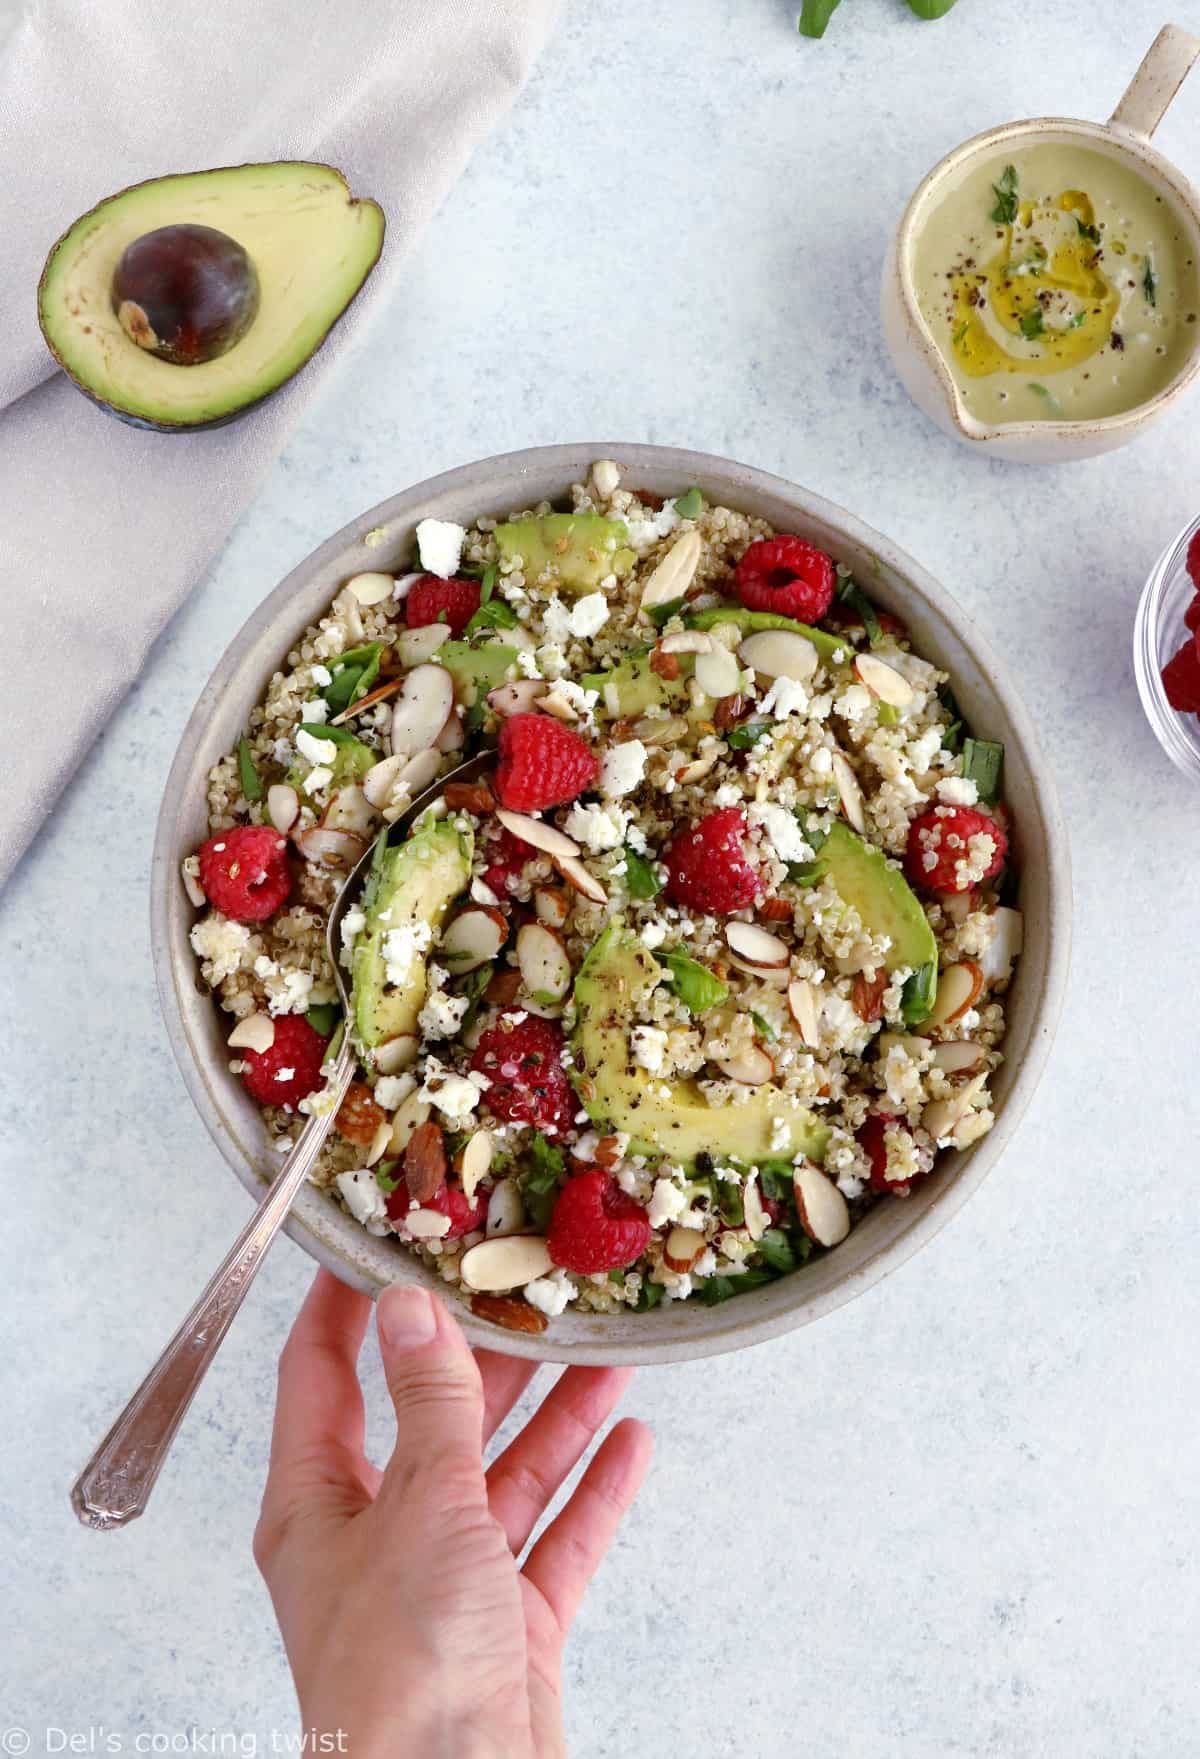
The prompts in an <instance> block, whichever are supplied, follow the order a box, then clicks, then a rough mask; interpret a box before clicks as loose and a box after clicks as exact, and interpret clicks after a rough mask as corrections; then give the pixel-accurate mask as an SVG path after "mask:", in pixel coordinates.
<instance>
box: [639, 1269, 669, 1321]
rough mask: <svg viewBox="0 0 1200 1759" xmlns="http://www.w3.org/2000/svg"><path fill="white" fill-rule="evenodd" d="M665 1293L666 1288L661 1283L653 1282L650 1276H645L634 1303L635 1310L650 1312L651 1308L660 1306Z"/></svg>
mask: <svg viewBox="0 0 1200 1759" xmlns="http://www.w3.org/2000/svg"><path fill="white" fill-rule="evenodd" d="M665 1294H666V1290H665V1289H664V1288H663V1285H662V1284H661V1283H652V1282H651V1281H650V1279H649V1278H648V1277H643V1278H642V1286H641V1288H640V1289H639V1290H638V1298H637V1301H636V1302H635V1303H634V1309H633V1310H634V1312H635V1313H649V1312H650V1310H651V1308H653V1307H657V1306H658V1304H659V1302H660V1301H661V1300H662V1298H663V1296H664V1295H665Z"/></svg>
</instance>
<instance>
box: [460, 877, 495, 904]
mask: <svg viewBox="0 0 1200 1759" xmlns="http://www.w3.org/2000/svg"><path fill="white" fill-rule="evenodd" d="M467 896H468V897H469V898H470V900H471V902H472V904H490V905H491V906H492V908H493V909H495V907H496V905H497V904H499V902H500V900H499V898H498V897H497V896H496V894H495V892H493V890H492V888H491V886H489V885H488V884H487V883H486V882H485V881H484V880H482V879H480V877H479V875H478V874H476V875H475V878H474V879H473V880H472V881H471V889H470V891H469V892H468V894H467Z"/></svg>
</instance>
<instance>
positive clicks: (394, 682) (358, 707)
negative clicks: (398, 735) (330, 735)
mask: <svg viewBox="0 0 1200 1759" xmlns="http://www.w3.org/2000/svg"><path fill="white" fill-rule="evenodd" d="M403 688H404V679H403V677H402V676H401V677H397V678H385V679H384V681H383V683H382V684H377V685H376V686H375V688H374V690H368V691H367V694H366V695H365V696H356V697H355V699H354V701H353V702H352V703H351V704H350V705H349V707H348V708H344V709H343V710H342V712H341V714H340V715H334V717H333V719H332V720H331V721H330V723H329V725H330V726H331V727H340V726H341V725H342V724H343V723H344V722H345V721H352V720H353V719H354V717H355V715H360V714H361V713H362V712H363V710H364V709H367V708H374V707H375V706H376V704H377V703H380V702H386V701H387V699H388V697H389V696H395V694H396V692H397V691H398V690H402V689H403Z"/></svg>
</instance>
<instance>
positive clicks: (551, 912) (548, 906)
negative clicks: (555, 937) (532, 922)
mask: <svg viewBox="0 0 1200 1759" xmlns="http://www.w3.org/2000/svg"><path fill="white" fill-rule="evenodd" d="M533 908H534V911H535V912H536V915H537V919H538V921H539V922H544V923H545V924H546V927H547V928H561V927H562V925H563V923H564V922H565V921H566V920H567V914H568V912H569V911H570V908H571V901H570V899H569V898H568V897H567V894H566V893H565V892H564V891H563V889H562V887H561V886H538V887H536V888H535V890H534V894H533Z"/></svg>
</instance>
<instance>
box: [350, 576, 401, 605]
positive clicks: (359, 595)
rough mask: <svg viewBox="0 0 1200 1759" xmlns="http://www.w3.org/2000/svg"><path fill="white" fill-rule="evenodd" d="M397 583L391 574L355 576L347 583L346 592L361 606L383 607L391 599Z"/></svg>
mask: <svg viewBox="0 0 1200 1759" xmlns="http://www.w3.org/2000/svg"><path fill="white" fill-rule="evenodd" d="M395 587H396V582H395V580H394V579H393V577H392V576H391V575H390V574H355V575H352V576H351V578H350V579H349V580H348V581H347V582H346V587H345V590H346V591H347V592H348V593H350V594H351V595H352V596H353V597H354V598H356V599H357V600H358V602H359V604H360V605H381V604H382V603H383V601H384V599H390V598H391V597H392V594H393V592H394V591H395Z"/></svg>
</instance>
